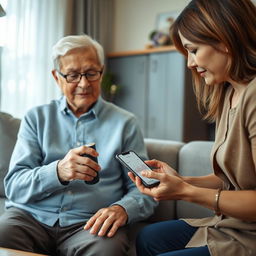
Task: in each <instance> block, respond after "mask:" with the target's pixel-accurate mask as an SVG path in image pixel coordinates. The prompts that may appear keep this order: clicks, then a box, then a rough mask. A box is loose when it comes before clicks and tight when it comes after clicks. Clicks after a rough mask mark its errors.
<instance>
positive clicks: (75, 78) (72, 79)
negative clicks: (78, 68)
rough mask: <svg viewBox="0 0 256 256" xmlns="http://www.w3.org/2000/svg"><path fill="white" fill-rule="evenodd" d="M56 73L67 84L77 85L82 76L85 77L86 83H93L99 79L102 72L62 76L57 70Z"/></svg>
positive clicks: (92, 71) (93, 71)
mask: <svg viewBox="0 0 256 256" xmlns="http://www.w3.org/2000/svg"><path fill="white" fill-rule="evenodd" d="M57 72H58V73H59V74H60V75H61V76H62V77H64V78H65V79H66V81H67V83H79V82H80V81H81V79H82V76H85V77H86V79H87V81H89V82H93V81H97V80H99V79H100V77H101V74H102V71H95V70H89V71H88V72H86V73H71V74H66V75H64V74H63V73H61V72H60V71H59V70H57Z"/></svg>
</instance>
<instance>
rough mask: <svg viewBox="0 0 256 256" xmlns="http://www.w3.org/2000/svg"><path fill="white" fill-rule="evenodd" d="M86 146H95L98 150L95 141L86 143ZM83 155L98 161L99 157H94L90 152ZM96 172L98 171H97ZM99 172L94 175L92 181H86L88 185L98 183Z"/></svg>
mask: <svg viewBox="0 0 256 256" xmlns="http://www.w3.org/2000/svg"><path fill="white" fill-rule="evenodd" d="M85 146H87V147H90V148H94V149H95V150H96V144H95V143H90V144H86V145H85ZM82 156H85V157H89V158H90V159H92V160H93V161H94V162H96V163H98V159H97V157H94V156H91V155H88V154H83V155H82ZM95 172H96V171H95ZM96 173H97V176H95V177H94V179H93V180H91V181H86V180H85V181H84V182H85V183H86V184H88V185H93V184H96V183H98V182H99V180H100V179H99V172H96Z"/></svg>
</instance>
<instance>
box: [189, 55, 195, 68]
mask: <svg viewBox="0 0 256 256" xmlns="http://www.w3.org/2000/svg"><path fill="white" fill-rule="evenodd" d="M187 67H188V68H189V69H193V68H195V67H196V62H195V60H194V58H193V56H191V54H188V59H187Z"/></svg>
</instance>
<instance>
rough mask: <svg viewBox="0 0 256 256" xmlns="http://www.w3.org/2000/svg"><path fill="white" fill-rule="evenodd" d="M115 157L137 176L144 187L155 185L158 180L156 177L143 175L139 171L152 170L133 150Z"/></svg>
mask: <svg viewBox="0 0 256 256" xmlns="http://www.w3.org/2000/svg"><path fill="white" fill-rule="evenodd" d="M116 158H117V159H118V160H119V161H120V163H121V164H123V165H124V166H125V167H126V168H128V169H129V170H130V171H131V172H132V173H134V174H135V175H136V176H138V177H139V178H140V179H141V181H142V183H143V185H144V186H145V187H148V188H151V187H154V186H157V185H158V184H159V183H160V182H159V180H156V179H150V178H147V177H143V176H142V175H141V171H143V170H152V169H151V168H150V167H149V166H148V165H147V164H145V162H144V161H143V160H142V159H141V158H140V157H139V156H138V155H137V154H136V153H135V152H134V151H132V150H131V151H128V152H124V153H120V154H117V155H116Z"/></svg>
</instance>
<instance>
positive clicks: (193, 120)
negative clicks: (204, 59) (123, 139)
mask: <svg viewBox="0 0 256 256" xmlns="http://www.w3.org/2000/svg"><path fill="white" fill-rule="evenodd" d="M107 70H108V71H109V72H111V73H113V74H114V76H115V78H116V81H115V82H116V83H117V84H120V85H121V90H120V92H119V94H118V97H117V98H116V99H115V103H116V104H117V105H119V106H121V107H123V108H125V109H127V110H129V111H131V112H133V113H134V114H135V115H136V116H137V117H138V120H139V122H140V125H141V128H142V131H143V133H144V136H145V137H149V138H159V139H170V140H177V141H184V142H188V141H192V140H208V139H209V136H208V124H207V123H206V122H205V121H202V120H201V116H200V114H199V112H198V110H197V106H196V101H195V96H194V93H193V88H192V83H191V75H190V72H189V71H188V70H187V68H186V63H185V59H184V57H183V56H182V55H181V54H180V53H178V52H177V51H175V50H167V51H163V52H161V51H160V52H154V51H152V52H146V53H144V52H142V53H140V54H131V55H129V54H123V55H122V54H121V55H117V54H114V55H111V54H110V55H109V57H108V62H107Z"/></svg>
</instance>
